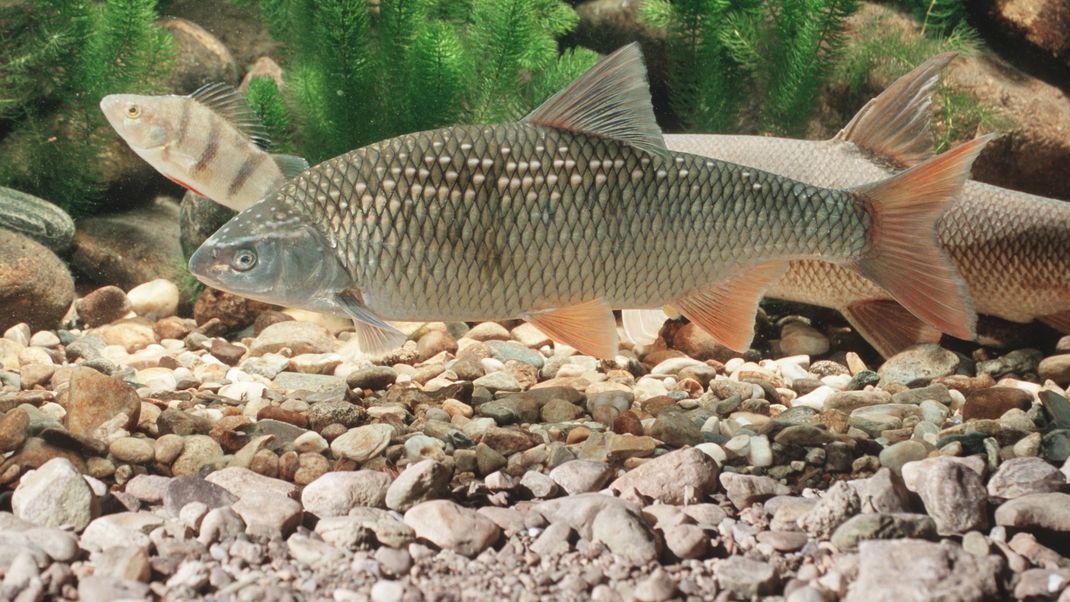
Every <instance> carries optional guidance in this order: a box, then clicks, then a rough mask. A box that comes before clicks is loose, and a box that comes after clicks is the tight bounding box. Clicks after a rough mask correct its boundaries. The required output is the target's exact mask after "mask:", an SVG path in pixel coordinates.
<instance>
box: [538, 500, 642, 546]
mask: <svg viewBox="0 0 1070 602" xmlns="http://www.w3.org/2000/svg"><path fill="white" fill-rule="evenodd" d="M534 510H535V512H538V513H539V514H541V515H542V516H543V517H544V518H545V519H546V521H547V522H549V523H563V524H566V525H568V526H569V527H571V528H572V529H575V531H576V532H577V533H579V534H580V537H582V538H584V539H587V540H592V541H600V542H602V543H603V544H605V546H606V547H607V548H609V550H610V551H611V552H613V553H614V554H619V555H621V556H624V557H625V558H628V559H629V560H631V561H632V562H636V563H643V562H649V561H651V560H654V559H655V558H657V557H658V553H659V550H660V542H659V541H658V538H657V536H656V534H655V533H654V531H653V530H652V529H651V528H650V527H649V526H648V525H647V524H646V523H645V522H643V518H642V513H641V511H640V509H639V506H638V505H636V504H634V503H631V502H627V501H624V500H621V499H618V498H615V497H611V496H608V495H602V494H600V493H581V494H579V495H572V496H569V497H564V498H558V499H556V500H548V501H545V502H540V503H539V504H537V505H536V506H535V507H534Z"/></svg>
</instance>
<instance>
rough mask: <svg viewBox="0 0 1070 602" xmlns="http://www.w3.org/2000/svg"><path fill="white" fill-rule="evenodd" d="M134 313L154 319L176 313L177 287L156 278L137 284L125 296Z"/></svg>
mask: <svg viewBox="0 0 1070 602" xmlns="http://www.w3.org/2000/svg"><path fill="white" fill-rule="evenodd" d="M126 297H127V298H128V299H130V306H131V307H132V308H133V310H134V313H136V314H137V315H139V316H146V317H150V318H154V319H157V320H158V319H160V318H166V317H169V316H173V315H175V313H177V312H178V301H179V293H178V287H177V286H175V283H173V282H171V281H170V280H165V279H163V278H158V279H156V280H153V281H151V282H146V283H145V284H139V285H138V286H135V287H134V288H132V289H130V292H129V293H127V294H126Z"/></svg>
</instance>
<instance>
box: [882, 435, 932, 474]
mask: <svg viewBox="0 0 1070 602" xmlns="http://www.w3.org/2000/svg"><path fill="white" fill-rule="evenodd" d="M929 449H930V448H929V447H927V446H926V445H925V444H924V443H922V442H920V441H914V440H907V441H900V442H898V443H893V444H892V445H889V446H888V447H886V448H884V449H882V450H881V453H880V456H878V458H879V459H880V463H881V466H884V467H885V468H889V469H891V470H892V471H894V472H896V473H901V472H902V471H903V465H904V464H906V463H907V462H915V461H917V460H924V459H925V458H926V457H927V456H928V455H929Z"/></svg>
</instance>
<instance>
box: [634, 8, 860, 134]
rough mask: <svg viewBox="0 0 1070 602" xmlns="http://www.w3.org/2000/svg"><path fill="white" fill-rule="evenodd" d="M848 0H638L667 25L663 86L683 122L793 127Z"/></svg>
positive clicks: (823, 71) (806, 112)
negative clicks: (667, 62) (664, 82)
mask: <svg viewBox="0 0 1070 602" xmlns="http://www.w3.org/2000/svg"><path fill="white" fill-rule="evenodd" d="M856 8H857V4H856V1H855V0H733V1H730V0H678V1H674V2H669V0H645V1H644V3H643V5H642V15H643V18H644V19H645V20H646V21H647V22H649V23H650V24H652V25H655V26H658V27H661V28H663V29H664V30H665V31H666V32H667V36H668V37H667V40H666V44H667V50H668V53H667V54H668V59H669V67H668V69H669V73H668V81H669V91H670V100H671V102H672V105H673V109H674V110H675V111H676V112H677V114H678V115H679V116H680V117H681V118H682V119H683V120H684V122H685V124H686V125H687V126H688V127H689V128H691V129H695V130H701V131H710V132H718V131H736V130H739V129H741V126H742V125H743V122H745V121H750V122H752V123H753V125H752V127H751V128H743V129H754V128H755V127H756V129H759V130H763V131H771V132H778V133H785V134H798V133H800V132H801V130H802V129H803V128H804V127H805V124H806V120H807V118H808V117H809V116H810V114H811V112H812V111H813V108H814V105H815V103H816V100H817V96H818V91H819V90H820V88H821V86H822V84H824V83H825V81H826V80H827V78H828V76H829V74H830V73H831V68H832V65H833V63H834V62H835V60H836V59H837V57H838V56H839V51H840V49H841V48H842V46H843V37H844V36H843V31H844V21H845V20H846V18H847V17H848V16H850V15H851V14H852V13H854V11H855V10H856Z"/></svg>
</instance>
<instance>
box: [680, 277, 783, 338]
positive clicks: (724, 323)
mask: <svg viewBox="0 0 1070 602" xmlns="http://www.w3.org/2000/svg"><path fill="white" fill-rule="evenodd" d="M786 269H787V263H785V262H781V261H778V262H770V263H763V264H759V265H755V266H748V267H747V269H746V270H745V271H743V272H738V273H736V274H733V275H732V276H729V277H728V278H726V279H724V280H721V281H720V282H717V283H716V284H713V285H711V286H706V287H703V288H699V289H695V290H693V291H691V292H690V293H688V294H687V295H685V296H683V297H681V298H679V299H677V300H676V301H674V302H673V306H674V307H676V308H677V309H679V310H680V313H682V314H683V315H684V316H686V317H687V319H688V320H691V321H692V322H694V323H695V324H698V325H699V328H701V329H703V330H705V331H706V332H707V333H709V334H710V336H712V337H713V338H714V339H716V340H717V342H719V343H721V344H722V345H724V346H725V347H728V348H729V349H732V350H733V351H740V352H742V351H746V350H747V348H748V347H750V344H751V341H753V340H754V316H755V314H757V313H758V302H759V301H761V299H762V296H763V295H764V294H765V291H766V290H767V289H768V288H769V287H770V286H771V285H772V284H773V283H774V282H776V281H777V280H779V279H780V277H781V276H783V275H784V271H785V270H786Z"/></svg>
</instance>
